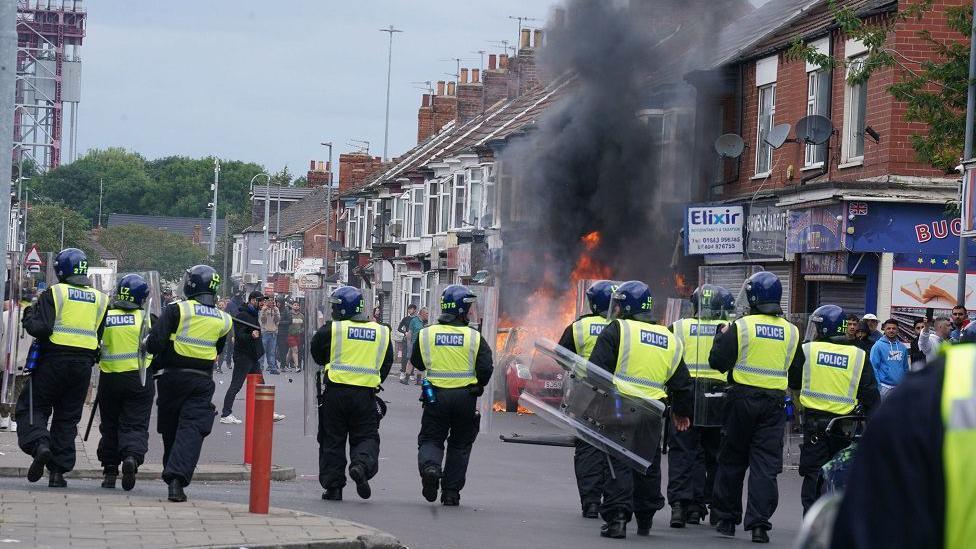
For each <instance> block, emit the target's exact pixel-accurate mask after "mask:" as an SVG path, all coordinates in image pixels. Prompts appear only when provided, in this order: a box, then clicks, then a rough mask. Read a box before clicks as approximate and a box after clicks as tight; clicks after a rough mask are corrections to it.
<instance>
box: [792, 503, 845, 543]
mask: <svg viewBox="0 0 976 549" xmlns="http://www.w3.org/2000/svg"><path fill="white" fill-rule="evenodd" d="M842 501H843V497H842V496H841V495H840V494H831V495H829V496H825V497H822V498H820V499H818V500H817V501H816V502H815V503H814V504H813V506H812V507H810V511H808V512H807V514H806V515H805V516H804V517H803V524H802V525H801V526H800V533H799V534H798V535H797V538H796V543H795V544H794V545H793V547H795V548H796V549H828V548H829V547H830V546H831V538H832V537H833V535H834V523H835V522H836V520H837V513H838V511H840V504H841V502H842Z"/></svg>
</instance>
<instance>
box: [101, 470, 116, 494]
mask: <svg viewBox="0 0 976 549" xmlns="http://www.w3.org/2000/svg"><path fill="white" fill-rule="evenodd" d="M102 474H103V475H105V479H104V480H102V488H108V489H109V490H114V489H115V480H116V479H117V478H119V469H118V467H104V468H102Z"/></svg>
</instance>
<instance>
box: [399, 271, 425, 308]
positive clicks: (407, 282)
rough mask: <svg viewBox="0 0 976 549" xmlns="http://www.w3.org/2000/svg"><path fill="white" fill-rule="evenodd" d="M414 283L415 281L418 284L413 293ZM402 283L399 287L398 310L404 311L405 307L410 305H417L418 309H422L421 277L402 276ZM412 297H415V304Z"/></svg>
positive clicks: (417, 275) (412, 275)
mask: <svg viewBox="0 0 976 549" xmlns="http://www.w3.org/2000/svg"><path fill="white" fill-rule="evenodd" d="M414 281H417V283H418V284H419V286H418V288H417V292H416V293H414V292H413V283H414ZM402 282H403V283H402V284H401V286H400V305H401V307H400V310H401V311H406V310H407V306H409V305H410V304H411V303H413V304H415V305H417V308H418V309H419V308H420V307H423V301H422V300H423V295H424V294H423V275H419V274H416V275H414V274H411V275H404V277H403V279H402ZM413 296H416V298H417V299H416V302H415V301H414V300H413V299H412V297H413Z"/></svg>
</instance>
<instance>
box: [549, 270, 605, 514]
mask: <svg viewBox="0 0 976 549" xmlns="http://www.w3.org/2000/svg"><path fill="white" fill-rule="evenodd" d="M612 296H613V284H612V283H611V282H610V281H609V280H600V281H597V282H596V283H594V284H593V285H592V286H590V287H589V289H587V290H586V301H587V302H588V303H589V305H590V313H589V314H586V315H583V316H581V317H580V318H579V319H577V320H576V322H573V323H572V324H570V325H569V326H566V329H565V330H564V331H563V335H562V337H560V338H559V345H561V346H562V347H564V348H566V349H569V350H570V351H573V352H574V353H576V354H577V355H579V356H581V357H583V358H585V359H589V358H590V353H591V352H592V351H593V347H594V346H595V345H596V340H597V338H598V337H599V336H600V334H601V333H602V332H603V328H604V327H606V325H607V324H608V323H609V320H607V311H608V310H609V309H610V299H611V297H612ZM573 466H574V470H575V472H576V486H577V488H578V489H579V495H580V503H581V505H582V506H583V516H584V517H586V518H599V517H600V499H601V497H602V495H603V483H604V477H605V475H606V474H607V458H606V456H605V455H604V454H603V452H601V451H600V450H597V449H596V448H594V447H593V446H591V445H589V444H587V443H586V442H584V441H583V440H581V439H578V438H577V439H576V449H575V451H574V453H573Z"/></svg>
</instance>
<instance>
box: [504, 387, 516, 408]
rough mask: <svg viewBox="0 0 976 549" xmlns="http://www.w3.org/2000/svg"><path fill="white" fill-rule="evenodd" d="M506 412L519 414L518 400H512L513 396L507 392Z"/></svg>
mask: <svg viewBox="0 0 976 549" xmlns="http://www.w3.org/2000/svg"><path fill="white" fill-rule="evenodd" d="M505 411H506V412H512V413H515V412H518V399H517V398H515V399H513V398H512V394H511V393H509V392H508V391H505Z"/></svg>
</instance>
